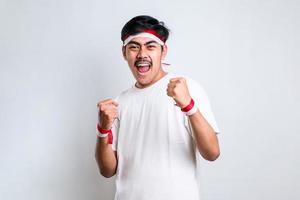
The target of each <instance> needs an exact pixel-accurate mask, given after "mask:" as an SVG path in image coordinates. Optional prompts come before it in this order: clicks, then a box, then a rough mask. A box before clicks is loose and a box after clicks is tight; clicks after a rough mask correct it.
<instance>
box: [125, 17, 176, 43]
mask: <svg viewBox="0 0 300 200" xmlns="http://www.w3.org/2000/svg"><path fill="white" fill-rule="evenodd" d="M144 30H152V31H155V32H156V33H157V34H158V35H159V38H160V39H161V40H162V41H163V42H166V41H167V39H168V37H169V32H170V30H169V29H168V28H167V27H166V26H165V24H164V22H160V21H158V20H157V19H155V18H154V17H151V16H148V15H139V16H136V17H134V18H132V19H131V20H129V21H128V22H127V23H126V24H125V25H124V27H123V28H122V31H121V40H122V41H124V40H125V39H126V38H127V37H128V36H130V35H135V34H138V33H140V32H143V31H144Z"/></svg>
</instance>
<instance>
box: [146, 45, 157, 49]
mask: <svg viewBox="0 0 300 200" xmlns="http://www.w3.org/2000/svg"><path fill="white" fill-rule="evenodd" d="M147 48H148V49H155V48H156V46H155V45H148V46H147Z"/></svg>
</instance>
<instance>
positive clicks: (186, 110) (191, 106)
mask: <svg viewBox="0 0 300 200" xmlns="http://www.w3.org/2000/svg"><path fill="white" fill-rule="evenodd" d="M194 105H195V102H194V100H193V99H191V101H190V103H189V105H187V106H186V107H184V108H181V111H182V112H189V111H190V110H191V109H192V108H193V107H194Z"/></svg>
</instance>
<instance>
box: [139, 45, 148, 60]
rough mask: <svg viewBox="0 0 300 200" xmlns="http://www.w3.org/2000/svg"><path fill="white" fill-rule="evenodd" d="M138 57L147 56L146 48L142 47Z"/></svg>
mask: <svg viewBox="0 0 300 200" xmlns="http://www.w3.org/2000/svg"><path fill="white" fill-rule="evenodd" d="M137 58H138V59H143V58H147V53H146V50H145V48H143V47H142V48H140V50H139V53H138V54H137Z"/></svg>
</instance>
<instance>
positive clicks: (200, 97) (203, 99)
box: [185, 79, 220, 134]
mask: <svg viewBox="0 0 300 200" xmlns="http://www.w3.org/2000/svg"><path fill="white" fill-rule="evenodd" d="M186 80H187V84H188V89H189V92H190V95H191V97H192V98H193V99H194V101H195V105H196V106H197V108H198V109H199V111H200V113H201V114H202V115H203V117H204V118H205V119H206V121H207V122H208V123H209V124H210V126H211V127H212V128H213V129H214V131H215V133H216V134H218V133H220V130H219V127H218V125H217V122H216V120H215V116H214V114H213V112H212V109H211V105H210V101H209V98H208V96H207V93H206V91H205V90H204V88H203V87H202V86H201V85H200V84H199V83H197V82H196V81H195V80H193V79H186ZM185 123H186V125H187V126H188V128H189V129H190V131H191V132H192V130H191V126H190V123H189V120H188V117H186V122H185Z"/></svg>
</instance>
